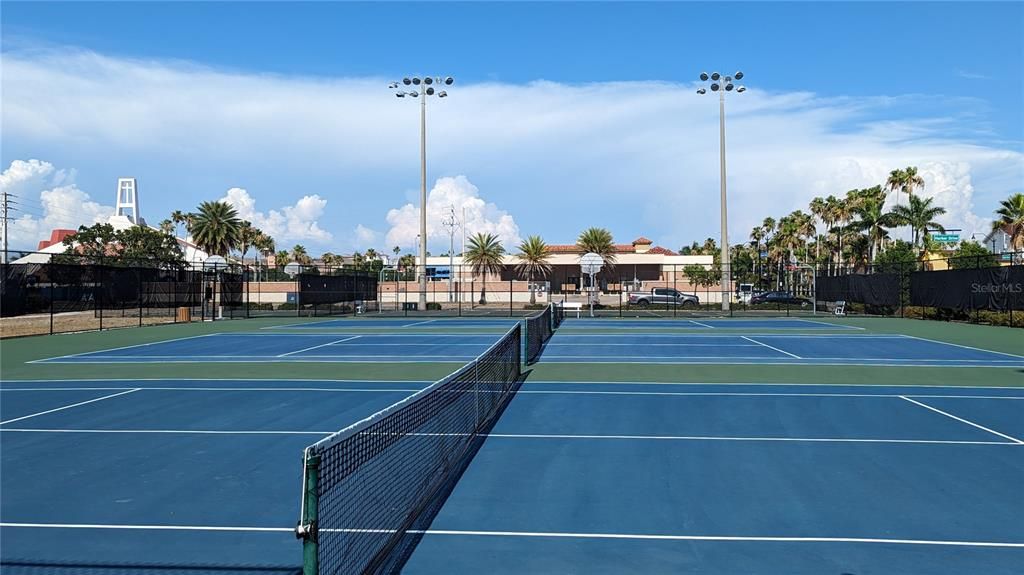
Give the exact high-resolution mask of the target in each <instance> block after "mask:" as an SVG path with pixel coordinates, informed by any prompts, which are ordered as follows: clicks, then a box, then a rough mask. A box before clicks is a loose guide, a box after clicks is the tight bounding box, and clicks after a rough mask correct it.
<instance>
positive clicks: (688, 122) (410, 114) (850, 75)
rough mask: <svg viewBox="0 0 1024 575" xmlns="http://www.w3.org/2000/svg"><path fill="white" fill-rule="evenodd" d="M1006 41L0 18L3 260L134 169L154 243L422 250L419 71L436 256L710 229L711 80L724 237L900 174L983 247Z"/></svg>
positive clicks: (836, 27)
mask: <svg viewBox="0 0 1024 575" xmlns="http://www.w3.org/2000/svg"><path fill="white" fill-rule="evenodd" d="M1022 32H1024V3H1020V2H996V3H984V2H940V3H926V2H909V3H889V2H860V3H841V2H830V3H809V2H796V3H777V2H753V3H739V2H717V3H696V2H685V3H667V2H662V3H637V2H627V3H610V2H607V3H583V2H575V3H540V2H530V3H428V2H417V3H397V2H389V3H378V4H367V3H327V2H315V3H288V4H284V3H274V2H230V3H209V2H197V3H177V2H171V3H160V2H140V3H93V2H74V3H47V2H30V3H29V2H25V3H23V2H8V1H5V2H4V3H3V6H2V21H0V34H2V37H0V90H2V92H0V164H2V166H0V168H2V174H0V186H2V188H3V190H4V191H6V192H8V193H10V194H13V195H14V196H15V200H14V202H15V203H16V204H17V208H18V210H17V211H15V212H14V213H13V214H12V217H14V218H15V220H14V221H12V223H11V224H10V228H9V235H10V237H11V247H12V248H21V249H25V248H32V247H34V246H35V245H36V243H37V242H38V241H39V240H40V239H43V238H44V237H46V236H48V235H49V230H50V229H52V228H55V227H71V228H74V227H77V226H78V225H80V224H89V223H92V222H93V221H102V220H105V219H106V217H107V216H108V215H109V214H110V213H112V211H113V208H112V207H111V206H112V205H113V201H114V192H115V187H116V180H117V178H118V177H124V176H130V177H135V178H138V182H139V189H140V201H141V206H140V208H141V210H140V211H141V213H142V215H143V216H144V217H145V218H146V219H147V221H148V222H149V223H150V224H154V225H155V224H157V223H159V221H160V220H162V219H164V218H166V217H167V216H168V215H169V214H170V213H171V212H172V211H174V210H183V211H190V210H194V209H195V207H196V206H197V205H198V204H199V203H200V202H203V201H211V200H224V201H228V202H230V203H231V204H233V205H234V206H235V207H236V209H237V210H238V211H239V213H240V215H241V216H242V217H244V218H245V219H249V220H250V221H252V222H253V223H254V224H255V225H257V226H259V227H261V228H263V229H264V230H265V231H268V232H270V233H271V234H272V235H273V236H274V237H275V239H276V240H277V244H278V247H279V248H290V247H291V246H292V245H294V244H296V243H299V244H302V245H304V246H306V248H307V249H308V250H309V251H310V252H312V253H314V254H316V253H322V252H324V251H332V252H335V253H349V252H351V251H354V250H365V249H367V248H371V247H372V248H374V249H377V250H378V251H382V252H385V253H390V252H391V250H392V248H393V247H395V246H397V247H399V248H400V249H401V251H403V252H412V251H413V250H414V245H415V242H416V234H418V232H419V229H418V214H419V212H418V210H419V176H420V173H419V170H420V166H419V109H418V107H419V106H418V103H419V101H418V100H413V99H410V98H405V99H398V98H395V97H394V95H393V94H392V93H390V92H391V90H389V89H388V87H387V84H388V83H389V82H391V81H394V80H399V79H401V78H402V77H403V76H407V75H409V76H411V75H417V74H418V75H424V74H425V75H431V76H447V75H451V76H453V77H455V84H454V85H453V86H451V87H450V88H449V89H448V93H449V97H448V98H445V99H437V98H436V97H435V98H431V99H429V100H428V102H427V161H428V165H427V175H428V187H429V189H430V200H429V201H428V207H427V215H428V227H429V229H428V238H429V242H430V249H431V251H432V252H433V253H440V252H444V251H446V250H447V249H448V244H449V235H448V231H447V230H446V229H445V227H444V226H443V225H442V220H443V219H444V218H445V215H446V214H447V213H448V212H449V206H452V207H454V209H455V213H456V216H457V218H458V219H459V220H460V221H463V222H464V224H465V225H464V226H463V228H464V230H465V231H466V232H468V233H470V234H472V233H476V232H488V233H495V234H497V235H498V236H499V237H500V238H501V239H502V241H503V243H504V244H505V246H506V247H507V248H509V249H510V250H511V251H514V247H515V245H516V244H517V243H518V241H519V240H521V239H522V238H525V237H526V236H528V235H533V234H537V235H540V236H542V237H543V238H544V239H545V240H546V241H547V242H548V243H556V244H557V243H572V242H574V240H575V238H576V236H577V235H578V234H579V232H580V231H582V230H583V229H585V228H587V227H590V226H600V227H605V228H607V229H609V230H610V231H611V232H612V233H613V235H614V237H615V239H616V241H617V242H620V243H629V242H630V241H631V240H633V239H634V238H636V237H638V236H641V235H642V236H645V237H648V238H650V239H652V240H654V242H655V243H656V244H659V245H663V246H665V247H668V248H670V249H679V247H681V246H682V245H684V244H689V243H690V242H692V241H703V239H704V238H706V237H716V238H717V237H718V236H719V230H718V222H719V199H718V198H719V165H718V151H719V148H718V144H719V141H718V121H719V117H718V106H717V102H716V101H715V100H716V99H717V96H713V95H704V96H700V95H698V94H697V93H696V89H697V88H698V87H699V83H700V82H699V80H698V75H699V74H700V72H701V71H708V72H712V71H716V70H717V71H720V72H722V73H723V74H727V73H733V72H734V71H736V70H742V71H743V72H744V74H745V77H744V78H743V80H742V82H741V83H742V84H744V85H745V86H746V87H747V91H746V92H744V93H742V94H738V93H735V92H732V93H729V94H728V96H727V101H726V116H727V136H726V138H727V140H726V143H727V153H728V157H727V159H728V180H727V181H728V191H729V233H730V240H731V242H732V243H737V242H740V241H745V240H747V238H748V235H749V232H750V229H751V228H752V227H753V226H754V225H756V224H758V223H759V222H760V221H761V220H762V219H763V218H764V217H766V216H773V217H775V218H778V217H780V216H783V215H785V214H787V213H789V212H791V211H793V210H795V209H805V210H806V207H807V203H808V202H809V201H810V200H811V199H812V198H813V197H815V196H821V195H828V194H835V195H842V194H845V192H846V191H847V190H849V189H853V188H860V187H868V186H872V185H876V184H881V183H883V182H884V180H885V177H886V175H887V174H888V172H889V171H890V170H893V169H896V168H902V167H905V166H908V165H913V166H917V167H918V169H919V170H920V172H921V173H922V175H923V176H924V178H925V188H924V190H923V191H922V192H921V193H922V195H924V196H928V197H935V198H936V200H935V201H936V203H937V204H939V205H942V206H943V207H945V208H946V209H947V214H946V215H945V216H943V217H942V218H940V221H941V223H943V224H944V225H945V226H946V227H951V228H960V229H963V232H962V233H963V235H964V236H965V237H969V236H970V235H971V234H972V233H976V234H979V237H980V235H983V234H984V233H985V232H986V231H987V230H988V228H989V226H990V220H991V217H992V212H993V210H994V209H995V208H996V207H997V205H998V202H999V201H1000V200H1001V199H1004V198H1006V197H1007V196H1009V195H1010V194H1012V193H1017V192H1022V191H1024V116H1022V102H1024V80H1022V79H1021V75H1020V70H1021V69H1024V40H1022V36H1024V34H1022ZM894 201H896V198H895V197H893V198H890V203H892V202H894ZM903 201H905V199H904V200H903ZM461 236H462V230H459V231H458V232H457V234H456V240H455V242H456V249H457V250H458V249H459V244H460V243H461Z"/></svg>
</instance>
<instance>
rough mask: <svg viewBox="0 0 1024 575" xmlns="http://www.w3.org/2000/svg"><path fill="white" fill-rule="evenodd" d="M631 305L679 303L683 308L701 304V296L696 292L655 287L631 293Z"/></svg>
mask: <svg viewBox="0 0 1024 575" xmlns="http://www.w3.org/2000/svg"><path fill="white" fill-rule="evenodd" d="M629 305H635V306H639V307H647V306H649V305H666V306H667V305H677V306H680V307H683V308H692V307H697V306H698V305H700V298H698V297H697V296H696V295H694V294H690V293H683V292H681V291H679V290H674V289H672V288H653V289H651V291H649V292H633V293H631V294H629Z"/></svg>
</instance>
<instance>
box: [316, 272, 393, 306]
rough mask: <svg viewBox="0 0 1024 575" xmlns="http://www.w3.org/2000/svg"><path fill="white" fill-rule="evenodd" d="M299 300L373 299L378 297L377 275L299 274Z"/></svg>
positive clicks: (365, 273)
mask: <svg viewBox="0 0 1024 575" xmlns="http://www.w3.org/2000/svg"><path fill="white" fill-rule="evenodd" d="M298 283H299V301H300V302H302V303H303V304H321V303H339V302H351V301H373V300H376V299H377V277H376V276H375V275H373V274H371V273H368V272H359V271H344V272H341V273H339V274H332V275H319V274H299V276H298Z"/></svg>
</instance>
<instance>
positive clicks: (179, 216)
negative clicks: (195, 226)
mask: <svg viewBox="0 0 1024 575" xmlns="http://www.w3.org/2000/svg"><path fill="white" fill-rule="evenodd" d="M188 215H189V214H186V213H185V212H183V211H181V210H174V211H173V212H171V222H173V223H174V232H175V233H177V232H178V224H184V223H185V222H186V221H188Z"/></svg>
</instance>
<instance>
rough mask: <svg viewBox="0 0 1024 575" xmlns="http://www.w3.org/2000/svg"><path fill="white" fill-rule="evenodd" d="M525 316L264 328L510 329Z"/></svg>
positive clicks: (348, 321)
mask: <svg viewBox="0 0 1024 575" xmlns="http://www.w3.org/2000/svg"><path fill="white" fill-rule="evenodd" d="M524 319H525V318H518V317H510V318H470V317H461V318H455V317H437V318H423V317H411V318H394V317H373V316H372V315H370V316H363V317H355V318H339V319H326V320H321V321H309V322H304V323H295V324H289V325H277V326H271V327H266V328H263V329H268V330H278V329H285V330H287V329H335V328H345V329H360V328H367V329H380V328H410V327H424V328H445V329H451V328H505V329H508V328H509V327H511V326H512V325H513V324H515V323H516V322H518V321H523V320H524Z"/></svg>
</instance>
